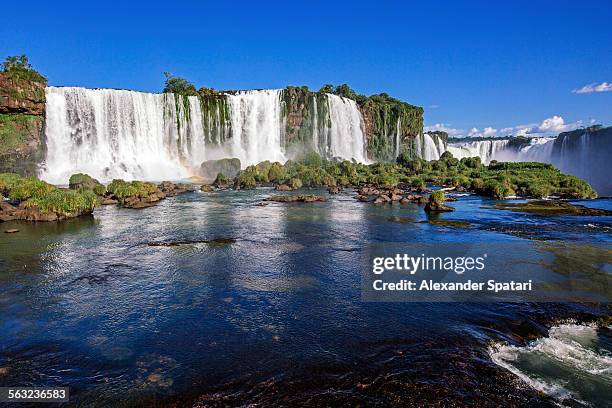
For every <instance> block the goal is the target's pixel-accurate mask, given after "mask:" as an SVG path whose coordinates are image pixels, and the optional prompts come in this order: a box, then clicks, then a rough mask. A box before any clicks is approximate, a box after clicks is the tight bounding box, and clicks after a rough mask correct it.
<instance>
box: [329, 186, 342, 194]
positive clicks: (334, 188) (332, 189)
mask: <svg viewBox="0 0 612 408" xmlns="http://www.w3.org/2000/svg"><path fill="white" fill-rule="evenodd" d="M327 192H328V193H329V194H338V193H339V192H340V187H338V186H329V187H328V188H327Z"/></svg>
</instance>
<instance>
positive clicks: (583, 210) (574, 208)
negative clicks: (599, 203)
mask: <svg viewBox="0 0 612 408" xmlns="http://www.w3.org/2000/svg"><path fill="white" fill-rule="evenodd" d="M495 208H497V209H500V210H510V211H514V212H527V213H532V214H538V215H550V216H555V215H557V216H559V215H575V216H584V215H588V216H609V215H612V211H611V210H605V209H601V208H589V207H585V206H582V205H576V204H571V203H568V202H567V201H556V200H531V201H528V202H526V203H506V202H499V203H497V204H495Z"/></svg>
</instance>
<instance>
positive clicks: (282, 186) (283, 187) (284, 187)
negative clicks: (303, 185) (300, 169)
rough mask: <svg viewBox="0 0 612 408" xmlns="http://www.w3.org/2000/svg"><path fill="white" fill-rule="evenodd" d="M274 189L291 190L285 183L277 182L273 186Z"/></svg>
mask: <svg viewBox="0 0 612 408" xmlns="http://www.w3.org/2000/svg"><path fill="white" fill-rule="evenodd" d="M275 190H277V191H291V190H293V189H292V188H291V187H290V186H289V185H287V184H279V185H277V186H276V187H275Z"/></svg>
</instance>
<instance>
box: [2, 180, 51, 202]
mask: <svg viewBox="0 0 612 408" xmlns="http://www.w3.org/2000/svg"><path fill="white" fill-rule="evenodd" d="M54 190H57V187H55V186H53V185H51V184H49V183H46V182H44V181H42V180H39V179H37V178H36V177H23V178H21V179H20V180H19V181H18V182H17V183H15V184H14V185H13V186H12V189H11V190H10V195H9V197H10V198H11V199H12V200H18V201H25V200H27V199H29V198H32V197H43V196H45V195H47V194H49V193H51V192H52V191H54Z"/></svg>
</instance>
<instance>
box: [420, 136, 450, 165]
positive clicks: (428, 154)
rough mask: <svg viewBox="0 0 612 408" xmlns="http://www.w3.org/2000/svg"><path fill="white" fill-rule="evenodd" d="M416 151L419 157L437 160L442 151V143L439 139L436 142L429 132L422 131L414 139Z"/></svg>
mask: <svg viewBox="0 0 612 408" xmlns="http://www.w3.org/2000/svg"><path fill="white" fill-rule="evenodd" d="M415 144H416V151H417V154H418V155H419V157H420V158H421V159H424V160H438V159H439V158H440V156H441V155H442V153H444V150H445V149H444V144H443V143H442V141H441V140H439V141H438V143H436V141H435V140H434V138H433V137H431V135H430V134H429V133H423V134H422V135H421V136H419V137H417V138H416V140H415Z"/></svg>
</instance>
